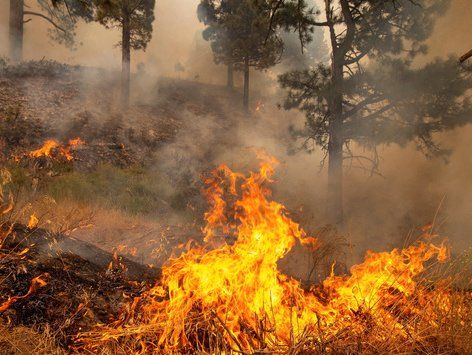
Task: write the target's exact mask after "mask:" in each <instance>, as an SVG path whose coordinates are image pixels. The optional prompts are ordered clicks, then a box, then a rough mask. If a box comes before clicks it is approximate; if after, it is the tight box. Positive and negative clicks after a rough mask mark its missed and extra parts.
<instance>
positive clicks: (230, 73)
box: [226, 63, 234, 90]
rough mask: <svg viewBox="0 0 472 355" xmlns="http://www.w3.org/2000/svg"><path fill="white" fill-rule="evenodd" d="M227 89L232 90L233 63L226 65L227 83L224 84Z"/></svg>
mask: <svg viewBox="0 0 472 355" xmlns="http://www.w3.org/2000/svg"><path fill="white" fill-rule="evenodd" d="M226 86H227V87H228V89H230V90H233V89H234V68H233V63H230V64H228V82H227V84H226Z"/></svg>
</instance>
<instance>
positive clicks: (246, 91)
mask: <svg viewBox="0 0 472 355" xmlns="http://www.w3.org/2000/svg"><path fill="white" fill-rule="evenodd" d="M243 106H244V109H245V110H246V111H249V58H246V59H245V60H244V95H243Z"/></svg>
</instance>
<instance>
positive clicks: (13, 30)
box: [9, 0, 24, 63]
mask: <svg viewBox="0 0 472 355" xmlns="http://www.w3.org/2000/svg"><path fill="white" fill-rule="evenodd" d="M23 9H24V0H10V23H9V25H10V26H9V27H10V28H9V37H10V59H11V61H12V62H13V63H18V62H20V61H22V60H23Z"/></svg>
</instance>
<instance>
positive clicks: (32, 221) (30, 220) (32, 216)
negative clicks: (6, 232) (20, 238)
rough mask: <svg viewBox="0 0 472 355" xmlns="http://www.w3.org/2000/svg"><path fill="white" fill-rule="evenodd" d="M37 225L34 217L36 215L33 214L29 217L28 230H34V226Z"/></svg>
mask: <svg viewBox="0 0 472 355" xmlns="http://www.w3.org/2000/svg"><path fill="white" fill-rule="evenodd" d="M38 223H39V219H38V217H36V215H35V214H34V213H33V214H32V215H31V216H30V219H29V221H28V229H33V228H36V226H37V225H38Z"/></svg>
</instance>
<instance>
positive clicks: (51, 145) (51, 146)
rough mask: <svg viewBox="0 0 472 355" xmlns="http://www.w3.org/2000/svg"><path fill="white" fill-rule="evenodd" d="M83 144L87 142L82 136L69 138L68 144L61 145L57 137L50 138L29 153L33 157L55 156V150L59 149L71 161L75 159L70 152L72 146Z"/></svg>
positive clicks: (61, 154)
mask: <svg viewBox="0 0 472 355" xmlns="http://www.w3.org/2000/svg"><path fill="white" fill-rule="evenodd" d="M83 144H85V142H84V141H83V140H82V139H80V138H74V139H71V140H69V142H68V145H67V146H63V145H61V144H60V143H59V142H58V141H56V140H55V139H48V140H46V142H44V144H43V145H42V147H41V148H38V149H36V150H33V151H31V152H29V153H28V154H27V155H28V156H30V157H32V158H40V157H47V158H53V157H54V152H56V151H57V152H59V154H60V156H62V157H64V158H65V159H66V160H68V161H71V160H73V159H74V157H73V156H72V154H71V152H70V150H71V148H75V147H77V146H80V145H83ZM16 160H19V158H16Z"/></svg>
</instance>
